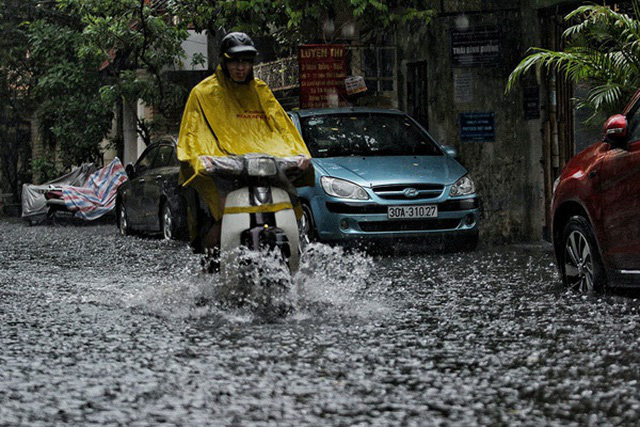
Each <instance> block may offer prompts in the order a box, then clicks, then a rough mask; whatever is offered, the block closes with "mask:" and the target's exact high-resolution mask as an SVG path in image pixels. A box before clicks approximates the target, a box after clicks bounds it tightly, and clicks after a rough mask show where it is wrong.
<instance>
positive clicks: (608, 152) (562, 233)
mask: <svg viewBox="0 0 640 427" xmlns="http://www.w3.org/2000/svg"><path fill="white" fill-rule="evenodd" d="M551 215H552V218H553V234H552V236H553V245H554V249H555V255H556V259H557V261H558V268H559V271H560V275H561V277H562V280H563V281H564V283H565V284H566V285H568V286H570V287H573V288H576V289H579V290H581V291H587V292H588V291H593V290H596V291H597V290H602V289H603V288H604V287H605V286H607V285H609V286H633V285H635V286H637V285H640V91H638V92H636V94H635V96H634V97H633V98H632V99H631V102H629V104H628V105H627V107H626V108H625V110H624V113H623V114H617V115H615V116H612V117H611V118H609V120H607V122H606V123H605V125H604V138H603V141H602V142H597V143H595V144H593V145H591V146H589V147H588V148H586V149H585V150H583V151H582V152H580V153H579V154H578V155H576V156H575V157H574V158H573V159H571V160H570V161H569V163H568V164H567V165H566V166H565V168H564V169H563V171H562V173H561V175H560V177H559V178H558V180H557V181H556V183H555V185H554V193H553V201H552V205H551Z"/></svg>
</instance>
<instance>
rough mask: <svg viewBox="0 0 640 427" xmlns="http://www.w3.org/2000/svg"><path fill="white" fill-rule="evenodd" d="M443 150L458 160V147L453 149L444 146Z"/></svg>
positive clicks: (449, 146)
mask: <svg viewBox="0 0 640 427" xmlns="http://www.w3.org/2000/svg"><path fill="white" fill-rule="evenodd" d="M442 149H443V150H444V152H445V153H447V154H448V155H450V156H451V157H453V158H454V159H456V160H458V157H459V154H458V149H457V148H456V147H452V146H451V145H444V146H443V147H442Z"/></svg>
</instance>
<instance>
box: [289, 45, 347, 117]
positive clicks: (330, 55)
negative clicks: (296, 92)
mask: <svg viewBox="0 0 640 427" xmlns="http://www.w3.org/2000/svg"><path fill="white" fill-rule="evenodd" d="M345 52H346V49H345V45H339V44H317V45H303V46H300V47H299V52H298V62H299V66H300V108H324V107H339V106H345V105H348V103H347V101H346V95H347V94H346V90H345V85H344V83H345V79H346V78H347V61H346V56H345Z"/></svg>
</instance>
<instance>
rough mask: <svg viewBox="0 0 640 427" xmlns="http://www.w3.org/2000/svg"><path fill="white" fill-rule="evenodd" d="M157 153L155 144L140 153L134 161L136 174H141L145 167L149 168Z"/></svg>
mask: <svg viewBox="0 0 640 427" xmlns="http://www.w3.org/2000/svg"><path fill="white" fill-rule="evenodd" d="M157 153H158V147H157V146H156V147H152V148H151V149H148V150H146V151H145V152H144V153H142V156H140V158H139V159H138V162H137V163H136V167H135V171H136V174H141V173H143V172H144V171H146V170H147V169H149V168H150V167H151V164H152V163H153V159H154V158H155V157H156V154H157Z"/></svg>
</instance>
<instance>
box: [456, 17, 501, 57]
mask: <svg viewBox="0 0 640 427" xmlns="http://www.w3.org/2000/svg"><path fill="white" fill-rule="evenodd" d="M451 62H452V65H453V66H454V67H483V66H489V67H495V66H498V65H500V29H499V28H498V27H495V26H487V27H475V28H469V29H467V30H464V31H462V30H456V29H453V30H451Z"/></svg>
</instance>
